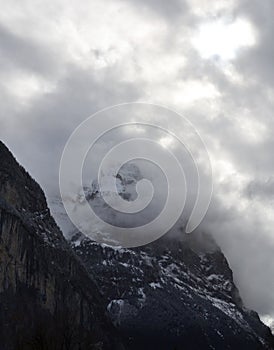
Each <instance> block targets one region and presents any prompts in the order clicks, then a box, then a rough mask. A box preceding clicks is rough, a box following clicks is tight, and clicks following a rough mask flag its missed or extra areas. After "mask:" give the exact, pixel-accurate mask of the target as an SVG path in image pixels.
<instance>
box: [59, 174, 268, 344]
mask: <svg viewBox="0 0 274 350" xmlns="http://www.w3.org/2000/svg"><path fill="white" fill-rule="evenodd" d="M125 170H127V171H125ZM140 177H141V175H140V173H139V171H136V169H135V168H133V167H131V168H129V169H124V172H122V173H121V174H119V176H118V180H119V181H118V184H117V185H118V186H117V188H118V191H119V192H120V194H121V196H123V198H125V199H128V200H130V198H131V197H132V193H133V194H134V190H133V189H134V188H135V185H136V182H137V181H138V179H139V178H140ZM109 195H111V193H110V194H109ZM86 198H87V200H89V201H90V202H94V203H91V204H92V205H93V207H96V208H97V210H98V213H99V214H102V215H103V214H106V213H108V211H107V210H108V209H106V208H105V206H104V203H103V201H102V198H101V193H100V192H99V190H98V188H96V187H95V189H94V188H93V191H91V193H90V191H88V190H87V191H86ZM59 213H60V211H59ZM114 220H116V221H119V217H114ZM67 227H68V226H67ZM173 231H174V232H170V234H169V235H166V236H165V237H162V238H161V239H160V240H158V241H156V242H154V243H152V244H150V245H147V246H145V247H140V248H138V249H122V248H119V247H116V248H113V247H110V246H108V245H106V244H98V243H96V242H93V241H91V240H90V239H88V238H86V237H83V236H81V234H79V233H78V234H77V233H76V234H74V235H72V238H71V245H72V247H73V249H74V251H75V252H76V253H77V255H78V256H79V257H80V258H81V259H82V261H83V262H84V263H85V265H86V267H87V269H88V271H89V272H90V274H92V275H93V276H96V280H97V284H98V286H99V288H100V290H101V292H102V293H103V298H104V302H105V307H106V309H107V311H108V313H109V315H110V317H111V319H112V322H113V324H114V325H115V326H116V327H118V328H119V329H120V331H121V332H122V333H123V335H124V336H125V338H127V340H128V341H127V348H128V349H134V350H135V349H163V350H164V349H187V350H188V349H191V350H192V349H197V350H198V349H199V350H200V349H203V350H207V349H216V350H218V349H220V350H221V349H233V350H234V349H241V350H243V349H246V350H251V349H273V348H274V343H273V337H272V335H271V333H270V330H269V329H268V328H267V327H266V326H264V325H263V324H262V323H261V321H260V319H259V317H258V315H257V314H256V313H255V312H253V311H250V310H247V309H246V308H245V307H244V305H243V302H242V300H241V298H240V296H239V292H238V290H237V288H236V286H235V284H234V282H233V275H232V271H231V269H230V268H229V265H228V263H227V261H226V259H225V257H224V255H223V253H222V252H221V250H220V249H219V247H218V246H217V245H216V243H215V242H214V241H213V239H212V238H211V237H210V236H209V235H204V234H198V233H196V234H191V235H184V234H183V233H182V232H180V235H179V236H180V238H179V237H178V232H177V231H178V227H177V228H174V230H173ZM175 234H177V236H176V237H177V238H175V237H174V235H175ZM68 237H71V234H68Z"/></svg>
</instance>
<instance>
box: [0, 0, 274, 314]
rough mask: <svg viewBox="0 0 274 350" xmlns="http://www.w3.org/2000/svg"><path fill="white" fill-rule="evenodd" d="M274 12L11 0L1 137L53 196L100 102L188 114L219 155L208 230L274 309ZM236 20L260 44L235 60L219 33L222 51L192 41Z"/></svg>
mask: <svg viewBox="0 0 274 350" xmlns="http://www.w3.org/2000/svg"><path fill="white" fill-rule="evenodd" d="M47 11H49V12H47ZM273 11H274V4H273V2H272V1H271V0H265V1H264V2H261V1H259V0H245V1H240V0H238V1H233V2H231V3H229V4H228V2H226V1H220V2H218V3H217V2H214V4H213V3H210V2H208V3H206V2H204V1H200V0H195V1H190V0H189V1H180V0H174V1H156V0H149V1H143V0H142V1H136V0H131V1H122V0H112V1H102V2H101V1H94V2H92V4H88V3H85V4H84V3H81V4H78V3H77V2H76V1H74V0H70V1H67V2H66V1H63V0H58V1H56V4H55V6H53V7H50V10H48V8H46V7H45V5H43V2H39V4H37V3H36V2H34V1H33V0H28V1H26V3H25V4H21V3H19V2H16V1H10V2H6V3H3V4H2V14H0V64H1V70H0V77H1V80H0V103H1V111H0V138H1V140H3V141H4V142H5V143H6V144H7V145H8V146H9V148H10V149H11V150H12V151H13V153H14V154H15V155H16V157H17V158H18V160H19V161H20V162H21V163H22V164H23V165H24V166H25V167H26V168H27V169H28V170H29V171H30V172H31V174H32V175H33V176H34V177H35V178H36V179H37V180H38V181H39V182H40V183H41V184H42V186H43V187H44V189H45V191H46V193H47V196H48V197H49V198H50V196H52V194H53V193H56V191H58V170H59V161H60V157H61V154H62V151H63V147H64V145H65V143H66V141H67V139H68V137H69V136H70V134H71V133H72V132H73V130H74V129H75V128H76V127H77V126H78V125H79V124H80V123H81V122H82V121H83V120H85V119H86V118H87V117H88V116H90V115H91V114H93V113H95V112H96V111H98V110H100V109H102V108H105V107H108V106H111V105H115V104H119V103H123V102H130V101H147V102H151V103H156V104H157V103H159V104H163V105H166V106H167V107H170V108H171V109H175V110H176V111H178V112H180V113H182V114H183V115H185V116H187V117H188V118H189V119H190V121H191V122H192V123H193V124H194V125H195V127H196V128H197V130H198V131H199V133H200V134H201V135H202V137H203V139H204V140H205V142H206V144H207V147H208V150H209V153H210V156H211V158H212V165H213V173H214V181H215V184H214V188H215V192H214V197H213V201H212V203H211V206H210V209H209V212H208V215H207V216H206V218H205V221H204V223H203V227H202V228H203V229H206V230H208V231H210V232H212V233H213V234H214V236H215V238H216V240H217V242H218V243H219V244H220V246H221V248H222V249H223V251H224V253H225V254H226V256H227V258H228V260H229V262H230V265H231V267H232V268H233V272H234V276H235V279H236V283H237V285H238V287H239V288H240V292H241V294H242V295H243V297H244V300H245V302H246V304H247V305H248V306H249V307H252V308H254V309H256V310H257V311H258V312H260V313H261V314H262V315H270V316H271V317H273V318H274V282H273V279H272V276H273V274H274V259H273V248H274V247H273V245H274V240H273V232H272V231H273V224H274V222H273V217H274V216H273V205H272V203H271V200H272V198H273V194H274V180H273V173H274V162H273V149H274V140H273V134H274V117H273V110H274V106H273V104H274V73H273V72H274V70H273V55H274V44H273V38H272V37H273V30H274V28H273V26H274V23H273V20H272V14H273ZM4 14H5V15H4ZM228 18H229V23H233V21H236V20H237V19H244V20H246V21H248V23H249V24H250V25H251V26H252V28H253V29H254V31H255V33H256V35H255V37H256V42H255V43H254V45H250V46H248V45H246V44H245V43H243V44H242V46H241V47H240V48H237V50H236V49H235V57H232V58H226V57H225V55H223V56H222V50H224V49H225V48H222V47H220V46H222V45H221V44H220V42H221V43H222V41H220V42H219V41H218V43H217V46H216V52H214V50H213V49H212V45H213V44H214V40H213V39H212V37H211V36H209V37H208V38H207V40H208V47H206V49H211V50H213V51H212V54H211V55H209V57H203V52H200V51H199V48H197V47H195V45H194V44H193V38H194V37H195V35H197V32H198V31H199V28H200V26H201V28H202V30H203V31H204V32H206V29H205V28H204V27H203V25H205V24H206V23H208V22H209V23H210V22H212V23H213V22H214V21H218V20H219V21H222V20H223V19H225V20H224V23H227V19H228ZM224 30H226V27H225V26H224ZM215 32H216V30H215ZM211 35H212V34H211ZM205 40H206V39H205ZM216 40H219V39H218V37H217V39H216ZM234 41H235V42H236V41H237V40H236V37H232V39H231V42H232V44H231V42H230V43H227V44H231V45H232V48H233V43H234ZM203 44H205V42H203V43H200V45H202V46H203ZM239 45H241V43H240V44H239ZM221 49H222V50H221ZM232 56H233V55H232ZM170 123H172V121H170Z"/></svg>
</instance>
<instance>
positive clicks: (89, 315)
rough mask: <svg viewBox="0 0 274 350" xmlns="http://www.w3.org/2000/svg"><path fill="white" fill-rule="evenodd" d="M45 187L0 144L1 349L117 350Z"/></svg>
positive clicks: (100, 304) (96, 294)
mask: <svg viewBox="0 0 274 350" xmlns="http://www.w3.org/2000/svg"><path fill="white" fill-rule="evenodd" d="M117 339H118V337H117V334H116V331H115V329H114V327H113V326H112V324H111V322H110V321H109V319H108V316H107V315H106V311H105V309H104V306H103V301H102V297H101V295H100V292H99V290H98V287H97V286H96V283H95V282H94V281H93V280H92V279H91V278H90V276H89V275H88V273H87V272H86V269H85V267H84V266H83V265H82V264H81V262H80V261H79V259H78V258H77V257H76V256H75V254H74V253H73V252H72V250H71V248H70V247H69V245H68V243H67V242H66V240H65V239H64V237H63V235H62V233H61V231H60V229H59V228H58V226H57V225H56V223H55V221H54V220H53V218H52V216H51V214H50V211H49V209H48V207H47V203H46V199H45V196H44V193H43V191H42V190H41V188H40V186H39V185H38V184H37V183H36V182H35V181H34V180H33V179H32V178H31V177H30V176H29V174H28V173H27V172H26V171H25V170H24V169H23V168H22V167H21V166H20V165H19V164H18V163H17V161H16V160H15V159H14V157H13V156H12V154H11V153H10V152H9V150H8V149H7V148H6V147H5V145H3V143H1V142H0V349H1V350H11V349H12V350H13V349H18V350H19V349H20V350H21V349H22V350H23V349H33V350H39V349H41V350H42V349H43V350H63V349H64V350H72V349H73V350H74V349H116V348H120V346H119V344H118V343H119V341H118V340H117Z"/></svg>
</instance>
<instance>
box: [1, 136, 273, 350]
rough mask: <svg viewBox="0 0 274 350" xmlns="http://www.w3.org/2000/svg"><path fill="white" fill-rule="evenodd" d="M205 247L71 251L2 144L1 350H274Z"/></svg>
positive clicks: (161, 244)
mask: <svg viewBox="0 0 274 350" xmlns="http://www.w3.org/2000/svg"><path fill="white" fill-rule="evenodd" d="M79 238H80V239H79ZM202 241H203V244H201V243H200V238H199V237H193V238H191V240H182V241H176V242H175V241H174V240H169V239H168V238H165V239H162V240H159V241H158V242H154V243H153V244H151V245H148V246H146V247H143V248H138V249H119V248H111V247H109V246H106V245H103V244H101V245H100V244H97V243H95V242H92V241H90V240H88V239H86V238H84V239H82V238H81V237H80V235H79V234H78V235H76V236H75V237H74V238H73V239H72V241H71V243H70V244H68V243H67V242H66V240H65V239H64V237H63V235H62V233H61V231H60V230H59V228H58V226H57V225H56V224H55V221H54V219H53V218H52V216H51V214H50V211H49V209H48V207H47V203H46V199H45V196H44V193H43V191H42V190H41V188H40V186H39V185H38V184H37V183H36V182H35V181H34V180H33V179H32V178H31V177H30V176H29V174H28V173H27V172H26V171H25V170H24V169H23V168H22V167H21V166H20V165H19V164H18V163H17V161H16V160H15V159H14V157H13V156H12V154H11V153H10V152H9V150H8V149H7V148H6V146H5V145H3V143H1V142H0V349H1V350H13V349H18V350H19V349H20V350H25V349H29V350H32V349H33V350H39V349H43V350H80V349H81V350H86V349H87V350H88V349H136V350H137V349H138V350H141V349H144V350H146V349H155V350H156V349H157V350H158V349H163V350H164V349H166V350H174V349H177V350H179V349H180V350H190V349H191V350H192V349H194V350H195V349H199V350H207V349H216V350H219V349H220V350H221V349H233V350H234V349H236V350H237V349H239V350H244V349H246V350H247V349H248V350H255V349H256V350H263V349H265V350H266V349H273V348H274V346H273V344H274V342H273V337H272V335H271V332H270V330H269V329H268V328H267V327H266V326H265V325H263V324H262V323H261V321H260V320H259V318H258V315H257V314H256V313H255V312H253V311H249V310H247V309H246V308H245V307H244V306H243V304H242V301H241V298H240V296H239V294H238V291H237V288H236V287H235V285H234V283H233V277H232V272H231V270H230V268H229V266H228V263H227V261H226V259H225V257H224V256H223V254H222V252H221V251H220V249H219V248H218V247H217V246H216V245H215V243H214V242H213V241H212V240H211V239H210V238H206V241H207V244H206V246H205V244H204V241H205V240H204V238H203V239H202ZM75 253H76V254H75ZM118 332H119V333H118ZM120 334H122V338H121V335H120ZM121 339H123V340H122V341H121ZM122 343H123V345H122Z"/></svg>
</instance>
